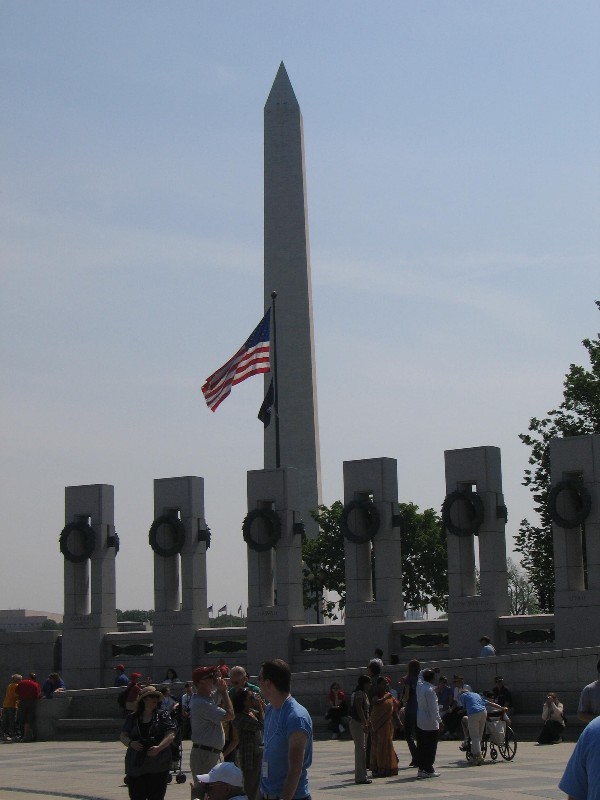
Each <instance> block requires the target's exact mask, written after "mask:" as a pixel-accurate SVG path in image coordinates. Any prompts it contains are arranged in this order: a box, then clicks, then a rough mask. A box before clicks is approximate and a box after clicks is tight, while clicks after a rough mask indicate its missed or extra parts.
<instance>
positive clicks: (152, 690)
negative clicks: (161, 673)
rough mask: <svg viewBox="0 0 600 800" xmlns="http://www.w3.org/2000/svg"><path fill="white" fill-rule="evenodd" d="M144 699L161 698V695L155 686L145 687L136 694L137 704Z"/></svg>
mask: <svg viewBox="0 0 600 800" xmlns="http://www.w3.org/2000/svg"><path fill="white" fill-rule="evenodd" d="M146 697H157V698H159V699H160V698H162V695H161V693H160V692H159V691H158V689H157V688H156V686H145V687H144V688H143V689H142V691H141V692H140V693H139V694H138V698H137V699H138V702H139V701H140V700H144V698H146Z"/></svg>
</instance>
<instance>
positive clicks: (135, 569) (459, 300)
mask: <svg viewBox="0 0 600 800" xmlns="http://www.w3.org/2000/svg"><path fill="white" fill-rule="evenodd" d="M598 41H600V7H599V6H598V4H597V3H596V2H578V0H545V1H544V2H537V1H536V0H530V1H528V0H514V2H513V1H511V0H506V2H499V1H497V0H489V1H488V2H482V1H481V0H472V1H470V2H466V1H465V2H461V1H460V0H453V1H452V2H450V1H449V0H436V1H435V2H434V1H433V0H431V1H430V2H426V1H425V0H412V1H408V0H395V1H394V2H377V0H375V1H374V2H370V3H368V4H367V3H364V2H360V3H359V2H353V1H352V0H349V1H347V2H341V1H338V2H335V1H333V0H332V2H328V3H323V2H321V0H318V2H312V1H311V0H309V1H308V2H301V3H294V4H292V3H282V2H248V1H247V0H243V1H240V2H226V1H225V2H219V3H217V2H212V3H209V2H201V1H200V0H194V1H192V0H169V2H166V1H165V2H152V0H143V2H141V0H130V1H129V2H122V1H121V0H119V2H116V1H115V0H102V2H100V0H97V2H86V1H85V0H73V1H70V0H63V1H62V2H61V1H60V0H56V2H42V0H36V2H29V1H28V0H12V1H11V0H8V1H7V0H4V1H2V2H0V51H1V59H2V60H1V70H0V81H1V87H2V109H3V113H2V116H1V123H0V124H1V140H0V159H1V175H2V192H1V196H0V202H1V231H0V240H1V248H2V250H1V267H2V284H1V293H0V298H1V299H0V302H1V317H0V319H1V324H2V407H1V421H2V438H1V447H2V475H1V478H0V489H1V493H2V494H1V502H2V513H3V522H2V528H1V530H2V555H3V558H2V580H1V581H0V607H2V608H18V607H21V608H22V607H27V608H39V609H45V610H49V611H61V610H62V608H63V590H62V569H63V565H62V556H61V555H60V553H59V550H58V536H59V534H60V531H61V529H62V527H63V526H64V524H65V522H64V487H65V486H68V485H77V484H87V483H110V484H113V485H114V486H115V517H116V526H117V530H118V532H119V534H120V537H121V552H120V553H119V556H118V559H117V605H118V606H119V607H120V608H132V607H142V608H148V607H151V606H152V604H153V589H152V586H153V583H152V551H151V550H150V548H149V545H148V529H149V527H150V524H151V522H152V518H153V499H152V481H153V479H154V478H159V477H171V476H178V475H200V476H203V477H204V479H205V488H206V518H207V522H208V524H209V526H210V527H211V529H212V532H213V544H212V547H211V549H210V551H209V556H208V562H209V593H208V597H209V603H213V604H214V605H215V607H218V606H221V605H224V604H225V603H227V604H228V606H229V609H230V610H234V611H235V610H236V609H237V607H238V606H239V604H240V603H243V605H244V608H245V607H246V556H245V545H244V543H243V541H242V534H241V524H242V520H243V517H244V515H245V513H246V508H245V502H246V471H247V470H248V469H259V468H261V467H262V460H261V459H262V426H261V424H260V423H259V422H258V420H257V419H256V413H257V411H258V408H259V406H260V402H261V400H262V385H263V382H262V380H261V379H259V378H254V379H251V380H249V381H246V382H245V383H243V384H241V385H240V386H238V387H236V388H235V389H234V391H233V394H232V395H231V396H230V397H229V398H228V399H227V400H226V401H225V402H224V403H223V405H222V406H221V407H220V408H219V409H218V411H217V412H216V413H215V414H212V413H211V412H210V411H208V409H207V408H206V405H205V403H204V400H203V398H202V395H201V392H200V386H201V384H202V382H203V380H204V379H205V378H206V377H207V376H208V375H209V374H210V373H211V372H213V371H214V370H215V369H216V368H217V367H218V366H220V365H221V364H222V363H223V362H224V361H225V360H226V359H227V358H229V357H230V356H231V355H232V354H233V352H234V351H235V350H236V349H237V347H239V345H240V344H241V343H242V342H243V341H244V339H245V338H246V337H247V336H248V334H249V333H250V331H251V330H252V329H253V328H254V326H255V325H256V324H257V322H258V321H259V319H260V317H261V316H262V312H263V309H262V249H263V247H262V225H263V207H262V203H263V185H262V166H263V153H262V147H263V140H262V137H263V106H264V103H265V100H266V98H267V95H268V93H269V90H270V87H271V84H272V82H273V79H274V77H275V74H276V72H277V68H278V66H279V63H280V61H281V60H283V61H284V62H285V65H286V68H287V70H288V74H289V76H290V79H291V81H292V84H293V86H294V90H295V92H296V96H297V98H298V100H299V103H300V106H301V109H302V112H303V117H304V133H305V148H306V165H307V180H308V207H309V223H310V239H311V242H310V243H311V261H312V278H313V300H314V321H315V337H316V360H317V376H318V401H319V421H320V432H321V457H322V477H323V500H324V501H325V502H327V503H330V502H332V501H333V500H335V499H337V498H340V497H341V496H342V462H343V461H344V460H348V459H356V458H370V457H378V456H388V457H393V458H396V459H397V461H398V477H399V487H400V500H401V501H405V502H407V501H412V502H415V503H417V504H418V505H419V506H420V507H421V508H427V507H433V508H436V509H439V507H440V505H441V503H442V500H443V498H444V494H445V487H444V450H446V449H452V448H458V447H472V446H477V445H496V446H498V447H500V448H501V450H502V460H503V473H504V491H505V500H506V504H507V506H508V512H509V523H508V532H509V534H510V535H512V534H513V533H514V532H515V531H516V529H517V527H518V523H519V520H520V519H521V518H522V517H524V516H527V515H528V516H529V517H530V518H533V517H532V511H531V508H532V504H531V500H530V495H529V492H528V491H527V490H526V489H525V488H524V487H522V486H521V481H522V476H523V470H524V468H525V467H526V463H527V456H528V451H527V449H526V448H525V447H524V446H523V445H522V444H521V443H520V442H519V439H518V434H519V433H520V432H523V431H525V430H526V429H527V425H528V421H529V418H530V417H532V416H541V415H543V414H544V413H545V412H546V411H548V410H549V409H550V408H553V407H555V405H556V404H557V403H558V402H560V399H561V395H562V379H563V376H564V373H565V372H566V371H567V369H568V366H569V363H570V362H573V361H574V362H577V363H586V361H585V351H584V349H583V348H582V347H581V339H582V338H584V337H585V336H592V335H594V334H595V333H596V332H597V331H598V322H599V320H598V313H597V310H596V307H595V306H594V300H595V299H598V298H599V297H600V291H599V290H600V285H599V284H600V281H599V270H598V260H599V255H600V235H599V228H598V214H599V210H600V209H599V206H600V150H599V147H598V141H599V139H600V97H599V93H600V89H599V87H600V49H599V48H598Z"/></svg>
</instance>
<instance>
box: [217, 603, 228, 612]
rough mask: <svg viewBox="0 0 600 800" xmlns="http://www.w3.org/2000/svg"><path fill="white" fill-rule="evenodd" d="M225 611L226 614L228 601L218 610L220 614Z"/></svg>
mask: <svg viewBox="0 0 600 800" xmlns="http://www.w3.org/2000/svg"><path fill="white" fill-rule="evenodd" d="M223 612H225V614H226V613H227V603H225V605H224V606H222V607H221V608H220V609H219V610H218V612H217V613H218V614H222V613H223Z"/></svg>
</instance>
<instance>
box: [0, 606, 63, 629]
mask: <svg viewBox="0 0 600 800" xmlns="http://www.w3.org/2000/svg"><path fill="white" fill-rule="evenodd" d="M48 620H52V621H53V622H60V623H62V621H63V615H62V614H53V613H52V612H49V611H32V610H31V609H29V608H11V609H1V610H0V631H39V630H41V629H42V626H43V625H44V623H45V622H48Z"/></svg>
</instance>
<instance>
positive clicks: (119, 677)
mask: <svg viewBox="0 0 600 800" xmlns="http://www.w3.org/2000/svg"><path fill="white" fill-rule="evenodd" d="M128 683H129V678H128V677H127V675H126V674H125V667H124V666H123V664H117V666H116V667H115V682H114V684H113V686H127V684H128Z"/></svg>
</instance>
